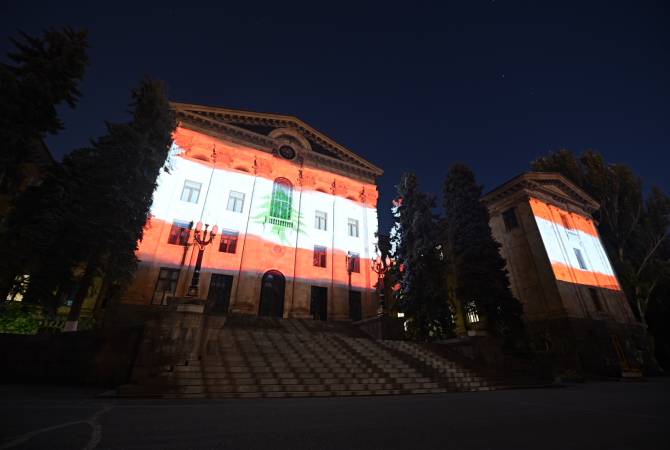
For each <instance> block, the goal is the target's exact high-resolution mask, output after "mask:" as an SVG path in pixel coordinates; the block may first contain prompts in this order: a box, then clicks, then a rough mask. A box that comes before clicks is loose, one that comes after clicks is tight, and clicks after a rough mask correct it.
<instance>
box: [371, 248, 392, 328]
mask: <svg viewBox="0 0 670 450" xmlns="http://www.w3.org/2000/svg"><path fill="white" fill-rule="evenodd" d="M391 265H392V261H391V258H389V257H388V256H386V257H385V258H382V256H381V255H377V258H375V259H374V260H373V261H372V262H371V267H372V271H373V272H375V273H376V274H377V275H378V276H379V282H377V288H378V289H379V311H378V315H380V316H383V315H385V314H386V302H385V296H384V277H386V273H387V272H388V271H389V269H390V268H391Z"/></svg>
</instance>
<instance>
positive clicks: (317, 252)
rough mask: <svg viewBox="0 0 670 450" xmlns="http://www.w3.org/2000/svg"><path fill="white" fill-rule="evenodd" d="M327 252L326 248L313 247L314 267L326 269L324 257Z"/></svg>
mask: <svg viewBox="0 0 670 450" xmlns="http://www.w3.org/2000/svg"><path fill="white" fill-rule="evenodd" d="M327 253H328V251H327V249H326V247H322V246H320V245H315V246H314V266H315V267H326V255H327Z"/></svg>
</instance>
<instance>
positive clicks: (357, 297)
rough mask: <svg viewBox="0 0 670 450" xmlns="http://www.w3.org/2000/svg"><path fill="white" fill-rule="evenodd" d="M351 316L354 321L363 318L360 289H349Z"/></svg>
mask: <svg viewBox="0 0 670 450" xmlns="http://www.w3.org/2000/svg"><path fill="white" fill-rule="evenodd" d="M349 318H350V319H351V320H353V321H354V322H356V321H359V320H361V319H362V318H363V314H362V312H361V293H360V291H349Z"/></svg>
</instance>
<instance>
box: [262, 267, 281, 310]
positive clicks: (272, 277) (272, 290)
mask: <svg viewBox="0 0 670 450" xmlns="http://www.w3.org/2000/svg"><path fill="white" fill-rule="evenodd" d="M285 287H286V279H285V278H284V275H282V274H281V272H278V271H276V270H269V271H267V272H265V275H263V279H262V280H261V301H260V305H259V307H258V315H259V316H270V317H284V288H285Z"/></svg>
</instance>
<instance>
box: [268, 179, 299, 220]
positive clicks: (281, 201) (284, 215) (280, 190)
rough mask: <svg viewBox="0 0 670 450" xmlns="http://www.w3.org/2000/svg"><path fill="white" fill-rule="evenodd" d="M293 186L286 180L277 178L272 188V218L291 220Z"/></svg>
mask: <svg viewBox="0 0 670 450" xmlns="http://www.w3.org/2000/svg"><path fill="white" fill-rule="evenodd" d="M292 191H293V186H292V185H291V182H290V181H288V180H287V179H286V178H277V179H276V180H275V183H274V186H273V187H272V202H271V203H270V217H275V218H277V219H282V220H291V193H292Z"/></svg>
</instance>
